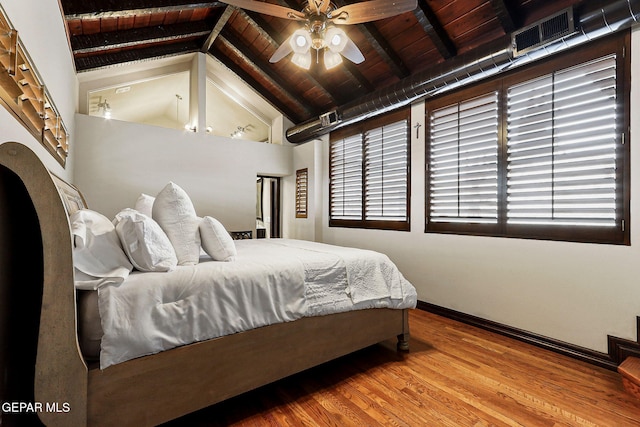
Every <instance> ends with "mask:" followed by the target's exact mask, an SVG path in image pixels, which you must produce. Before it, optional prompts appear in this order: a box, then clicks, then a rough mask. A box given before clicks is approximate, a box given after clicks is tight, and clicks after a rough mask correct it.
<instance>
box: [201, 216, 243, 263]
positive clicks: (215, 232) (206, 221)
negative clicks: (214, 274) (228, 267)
mask: <svg viewBox="0 0 640 427" xmlns="http://www.w3.org/2000/svg"><path fill="white" fill-rule="evenodd" d="M200 239H201V241H202V249H204V251H205V252H206V253H207V254H208V255H209V256H210V257H211V258H213V259H214V260H216V261H233V260H234V259H235V258H236V255H237V254H238V252H237V251H236V244H235V242H234V241H233V239H232V238H231V235H230V234H229V232H227V230H226V229H225V228H224V225H222V223H221V222H220V221H218V220H217V219H215V218H213V217H210V216H205V217H204V218H202V220H201V221H200Z"/></svg>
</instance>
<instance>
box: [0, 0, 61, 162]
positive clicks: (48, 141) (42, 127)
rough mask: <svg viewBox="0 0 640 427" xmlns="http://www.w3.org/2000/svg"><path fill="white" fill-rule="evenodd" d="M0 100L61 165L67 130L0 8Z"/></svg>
mask: <svg viewBox="0 0 640 427" xmlns="http://www.w3.org/2000/svg"><path fill="white" fill-rule="evenodd" d="M0 103H2V105H3V106H4V107H5V108H6V109H7V110H9V112H10V113H11V114H13V115H14V116H15V117H16V118H17V119H18V120H19V121H20V122H21V123H22V125H23V126H24V127H25V128H27V130H29V132H31V134H32V135H33V136H34V137H35V138H36V139H38V140H39V141H40V142H41V143H42V145H44V147H45V148H46V149H47V150H48V151H49V152H50V153H51V155H52V156H54V157H55V158H56V160H57V161H58V163H60V164H61V165H62V166H63V167H64V166H65V164H66V160H67V156H68V154H69V132H68V131H67V128H66V126H65V125H64V123H63V122H62V119H61V117H60V114H59V112H58V109H57V108H56V107H55V105H54V104H53V101H52V99H51V95H50V94H49V92H48V91H47V89H46V87H45V85H44V82H43V80H42V78H41V77H40V75H39V74H38V72H37V70H36V68H35V66H34V64H33V61H32V60H31V58H30V57H29V54H28V53H27V51H26V49H25V48H24V46H23V45H22V42H21V41H20V38H19V37H18V30H16V29H15V28H13V26H12V25H11V23H10V22H9V19H8V18H7V16H6V14H5V13H4V10H2V9H1V8H0Z"/></svg>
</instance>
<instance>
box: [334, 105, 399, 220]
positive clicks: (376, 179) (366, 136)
mask: <svg viewBox="0 0 640 427" xmlns="http://www.w3.org/2000/svg"><path fill="white" fill-rule="evenodd" d="M409 147H410V145H409V110H408V109H405V110H400V111H397V112H394V113H390V114H388V115H386V116H383V117H380V118H376V119H373V120H370V121H367V122H364V123H359V124H357V125H353V126H351V127H347V128H344V129H341V130H339V131H338V132H335V133H332V135H331V144H330V148H329V158H330V164H329V167H330V170H329V177H330V183H329V192H330V194H329V209H330V218H329V225H330V226H338V227H360V228H377V229H387V230H409V228H410V227H409V216H410V215H409V206H410V205H409V189H410V179H409V156H410V151H409Z"/></svg>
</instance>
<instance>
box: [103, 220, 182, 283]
mask: <svg viewBox="0 0 640 427" xmlns="http://www.w3.org/2000/svg"><path fill="white" fill-rule="evenodd" d="M114 224H115V227H116V233H117V234H118V237H119V238H120V243H121V244H122V247H123V249H124V252H125V253H126V254H127V256H128V257H129V260H130V261H131V264H133V266H134V267H135V268H136V269H138V270H140V271H171V270H173V269H174V268H175V267H176V265H177V264H178V259H177V258H176V251H175V250H174V249H173V246H172V245H171V242H170V241H169V238H168V237H167V235H166V234H165V232H164V231H162V228H161V227H160V226H159V225H158V223H157V222H155V221H154V220H153V219H152V218H150V217H148V216H146V215H144V214H142V213H140V212H138V211H136V210H134V209H129V208H126V209H123V210H122V211H120V212H119V213H118V214H117V215H116V218H115V220H114Z"/></svg>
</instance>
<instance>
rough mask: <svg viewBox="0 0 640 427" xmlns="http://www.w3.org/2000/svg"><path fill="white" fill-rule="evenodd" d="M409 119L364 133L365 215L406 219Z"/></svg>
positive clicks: (366, 216) (370, 218)
mask: <svg viewBox="0 0 640 427" xmlns="http://www.w3.org/2000/svg"><path fill="white" fill-rule="evenodd" d="M407 140H408V130H407V121H406V120H403V121H400V122H396V123H392V124H390V125H386V126H382V127H379V128H376V129H372V130H370V131H368V132H366V133H365V136H364V156H365V166H364V179H365V183H364V188H365V203H366V204H365V218H366V219H368V220H382V221H389V220H399V221H403V220H406V219H407V193H408V184H409V183H408V174H407V167H408V154H409V153H408V144H407Z"/></svg>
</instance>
